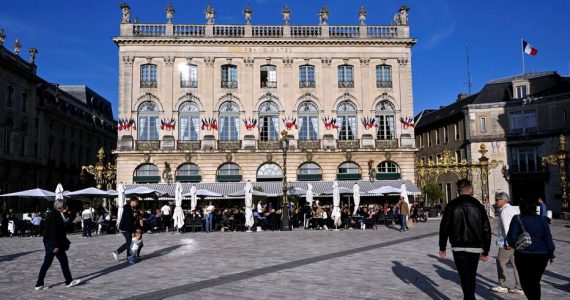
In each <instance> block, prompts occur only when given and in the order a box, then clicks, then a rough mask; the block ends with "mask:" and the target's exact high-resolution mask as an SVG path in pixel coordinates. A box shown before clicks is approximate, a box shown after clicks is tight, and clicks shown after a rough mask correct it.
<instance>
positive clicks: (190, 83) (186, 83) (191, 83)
mask: <svg viewBox="0 0 570 300" xmlns="http://www.w3.org/2000/svg"><path fill="white" fill-rule="evenodd" d="M180 87H181V88H197V87H198V81H196V80H181V81H180Z"/></svg>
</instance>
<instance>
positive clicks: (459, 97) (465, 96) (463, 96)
mask: <svg viewBox="0 0 570 300" xmlns="http://www.w3.org/2000/svg"><path fill="white" fill-rule="evenodd" d="M467 97H469V95H468V94H467V93H459V94H457V100H456V101H461V100H463V99H465V98H467Z"/></svg>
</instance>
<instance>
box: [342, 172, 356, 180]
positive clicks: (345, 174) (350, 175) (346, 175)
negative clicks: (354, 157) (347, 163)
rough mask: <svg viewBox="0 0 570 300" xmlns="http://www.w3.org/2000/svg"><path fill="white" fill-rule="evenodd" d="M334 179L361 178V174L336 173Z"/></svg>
mask: <svg viewBox="0 0 570 300" xmlns="http://www.w3.org/2000/svg"><path fill="white" fill-rule="evenodd" d="M336 179H338V180H360V179H362V174H360V173H337V174H336Z"/></svg>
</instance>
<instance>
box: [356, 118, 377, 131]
mask: <svg viewBox="0 0 570 300" xmlns="http://www.w3.org/2000/svg"><path fill="white" fill-rule="evenodd" d="M360 122H362V125H364V129H371V128H378V124H376V119H375V118H373V117H370V118H368V117H362V118H360Z"/></svg>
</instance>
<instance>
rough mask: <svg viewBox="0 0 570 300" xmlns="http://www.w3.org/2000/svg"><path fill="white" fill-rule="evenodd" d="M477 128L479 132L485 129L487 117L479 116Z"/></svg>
mask: <svg viewBox="0 0 570 300" xmlns="http://www.w3.org/2000/svg"><path fill="white" fill-rule="evenodd" d="M479 129H480V130H481V132H486V131H487V118H479Z"/></svg>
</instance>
